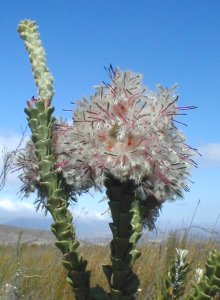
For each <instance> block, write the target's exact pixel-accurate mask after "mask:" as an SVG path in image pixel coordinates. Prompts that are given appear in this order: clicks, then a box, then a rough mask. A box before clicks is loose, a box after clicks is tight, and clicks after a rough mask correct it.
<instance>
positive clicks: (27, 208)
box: [0, 198, 36, 215]
mask: <svg viewBox="0 0 220 300" xmlns="http://www.w3.org/2000/svg"><path fill="white" fill-rule="evenodd" d="M0 209H1V211H4V212H5V213H18V214H22V215H27V213H28V214H30V213H33V212H35V211H36V209H35V207H34V205H33V204H31V203H27V202H22V201H20V200H18V201H12V200H11V199H7V198H3V199H0Z"/></svg>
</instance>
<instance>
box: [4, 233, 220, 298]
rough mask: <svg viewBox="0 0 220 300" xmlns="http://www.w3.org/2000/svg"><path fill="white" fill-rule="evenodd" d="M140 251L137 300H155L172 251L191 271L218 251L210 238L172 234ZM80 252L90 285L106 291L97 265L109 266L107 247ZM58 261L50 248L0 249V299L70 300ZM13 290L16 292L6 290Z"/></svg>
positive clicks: (19, 246)
mask: <svg viewBox="0 0 220 300" xmlns="http://www.w3.org/2000/svg"><path fill="white" fill-rule="evenodd" d="M140 248H141V251H142V256H141V258H140V259H139V261H138V262H137V263H136V266H135V271H136V272H137V274H138V276H139V278H140V280H141V298H140V299H143V300H145V299H154V300H156V299H157V296H156V295H157V289H158V290H159V289H160V279H161V276H162V274H164V273H165V272H166V270H167V268H168V266H169V264H170V263H171V261H172V259H173V257H174V255H175V248H184V249H188V250H189V255H188V260H189V261H190V263H191V265H192V270H193V269H195V268H197V267H200V268H201V267H204V265H205V260H206V256H207V254H208V253H209V252H210V251H211V250H212V249H214V248H215V249H216V248H217V249H220V245H219V243H217V242H215V240H214V239H213V238H210V239H209V240H205V241H203V240H202V239H200V240H199V239H197V240H196V241H195V240H193V239H192V238H189V237H188V236H187V234H185V235H180V234H179V233H177V232H174V233H170V234H169V236H168V238H167V239H166V240H165V241H163V242H149V243H146V244H145V245H142V246H140ZM80 251H81V253H82V255H83V256H84V257H86V258H87V259H88V261H89V264H88V267H89V269H90V270H92V278H91V285H92V286H95V285H96V284H99V285H100V286H102V287H103V288H105V289H106V290H107V289H108V286H107V283H106V280H105V277H104V274H103V272H102V268H101V263H104V264H105V263H108V262H109V248H108V246H102V245H92V244H89V243H85V244H84V245H83V246H82V247H81V249H80ZM61 259H62V256H61V253H60V252H59V250H57V249H56V248H55V247H53V246H36V245H32V246H30V245H22V244H20V243H19V242H18V244H17V247H12V246H0V290H1V293H0V299H1V300H13V299H19V300H20V299H25V300H26V299H27V300H37V299H44V300H70V299H73V295H72V291H71V288H70V286H69V285H68V284H67V282H66V281H65V270H64V268H63V267H62V263H61ZM192 278H193V272H191V274H189V281H188V286H187V287H186V288H187V289H190V287H191V282H192V280H191V279H192ZM13 287H16V289H15V290H13V291H12V290H10V289H13ZM7 289H8V291H7ZM6 294H7V295H8V296H6Z"/></svg>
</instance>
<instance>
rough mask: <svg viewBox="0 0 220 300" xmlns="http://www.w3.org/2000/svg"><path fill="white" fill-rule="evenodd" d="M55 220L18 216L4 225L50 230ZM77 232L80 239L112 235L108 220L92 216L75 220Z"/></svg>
mask: <svg viewBox="0 0 220 300" xmlns="http://www.w3.org/2000/svg"><path fill="white" fill-rule="evenodd" d="M52 223H53V220H52V219H51V218H46V217H45V218H18V219H14V220H12V221H10V222H7V223H4V224H3V225H7V226H14V227H19V228H23V229H38V230H50V227H51V224H52ZM74 226H75V227H76V233H77V236H78V238H79V239H88V240H94V239H99V238H101V239H102V238H104V239H106V238H108V237H110V235H111V233H110V229H109V225H108V222H107V221H104V220H99V219H92V218H87V219H86V218H78V219H77V220H76V221H75V222H74Z"/></svg>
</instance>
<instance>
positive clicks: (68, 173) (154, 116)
mask: <svg viewBox="0 0 220 300" xmlns="http://www.w3.org/2000/svg"><path fill="white" fill-rule="evenodd" d="M109 71H110V76H111V80H112V82H111V83H110V84H104V85H103V86H99V87H96V93H95V95H94V96H91V98H90V101H87V100H86V99H83V101H79V102H78V104H77V108H76V110H75V112H74V118H73V123H74V124H73V126H67V125H64V124H57V127H56V129H55V133H54V135H55V136H56V139H55V140H54V143H53V146H54V151H55V152H56V157H57V161H58V165H59V170H60V171H62V173H63V176H64V177H65V178H66V180H67V183H68V184H75V185H76V188H79V189H84V188H88V187H91V186H103V185H104V181H105V179H106V176H108V174H110V175H111V176H114V177H115V178H116V179H118V180H120V181H122V182H123V181H126V180H133V181H134V182H135V184H136V185H137V187H139V189H141V192H144V193H145V194H146V195H150V196H154V197H155V198H156V199H157V200H158V201H159V202H163V201H164V200H166V199H171V198H174V197H175V196H176V195H181V190H182V189H185V190H187V189H188V187H187V185H186V183H185V180H186V176H187V175H188V173H189V168H190V167H191V165H195V163H194V161H193V160H192V159H191V156H192V155H194V154H195V149H192V148H190V147H189V146H187V145H186V144H185V143H184V141H185V136H184V135H183V133H182V132H181V131H179V130H178V129H177V128H176V126H175V124H174V116H175V115H178V114H180V110H186V109H190V108H194V107H192V106H191V107H178V106H177V99H178V97H177V96H176V95H175V88H171V89H167V88H163V87H162V86H158V87H157V91H156V92H152V91H149V90H148V89H147V88H146V87H144V86H143V84H142V80H141V79H142V76H141V75H139V74H134V73H132V72H129V71H128V72H121V71H120V70H118V69H116V70H114V69H113V68H111V67H110V69H109Z"/></svg>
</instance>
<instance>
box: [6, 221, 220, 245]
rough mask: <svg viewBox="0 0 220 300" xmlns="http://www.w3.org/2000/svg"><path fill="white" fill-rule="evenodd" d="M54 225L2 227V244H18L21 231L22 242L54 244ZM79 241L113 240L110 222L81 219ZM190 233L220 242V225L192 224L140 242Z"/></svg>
mask: <svg viewBox="0 0 220 300" xmlns="http://www.w3.org/2000/svg"><path fill="white" fill-rule="evenodd" d="M52 223H53V221H52V219H51V218H48V217H47V218H46V217H45V218H26V217H25V218H19V219H15V220H13V221H10V222H7V223H5V224H3V225H0V244H1V243H9V244H10V243H12V244H14V243H16V242H17V241H18V238H19V234H20V232H22V236H21V237H22V239H21V241H22V242H27V243H39V244H54V242H55V238H54V236H53V234H52V233H51V232H50V226H51V224H52ZM74 225H75V227H76V233H77V239H79V240H81V241H82V240H87V241H90V242H96V243H97V242H102V241H109V240H110V239H111V231H110V229H109V225H108V222H107V221H104V220H100V219H95V218H85V217H83V218H78V219H77V220H76V221H75V223H74ZM186 231H188V236H190V237H191V238H192V239H193V240H201V239H205V240H206V239H210V237H212V238H214V239H215V240H217V241H220V228H219V226H218V227H216V228H215V229H213V227H211V226H210V227H209V226H201V225H193V226H192V227H191V228H190V230H189V228H188V227H187V226H186V227H184V226H183V224H182V226H177V225H176V226H172V227H171V226H164V224H162V223H160V224H158V226H157V230H154V231H153V232H149V231H148V230H145V231H144V232H143V235H142V238H141V241H140V243H145V242H146V241H157V242H160V241H161V240H163V239H166V237H167V236H168V235H169V233H170V232H176V233H177V234H184V233H185V232H186Z"/></svg>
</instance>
